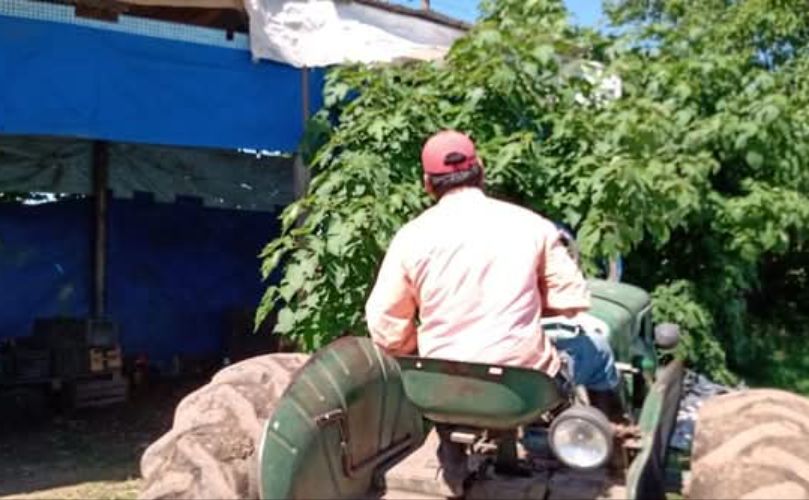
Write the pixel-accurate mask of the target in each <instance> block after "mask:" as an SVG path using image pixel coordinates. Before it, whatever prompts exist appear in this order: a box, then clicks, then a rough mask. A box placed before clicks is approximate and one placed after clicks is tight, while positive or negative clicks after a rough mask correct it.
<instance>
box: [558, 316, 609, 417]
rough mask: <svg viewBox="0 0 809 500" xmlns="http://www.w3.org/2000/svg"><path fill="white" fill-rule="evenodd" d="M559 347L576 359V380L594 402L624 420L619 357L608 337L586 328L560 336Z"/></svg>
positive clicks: (574, 367)
mask: <svg viewBox="0 0 809 500" xmlns="http://www.w3.org/2000/svg"><path fill="white" fill-rule="evenodd" d="M556 347H557V349H559V350H560V351H561V352H563V353H565V354H566V355H567V356H569V357H570V359H572V361H573V363H572V364H573V380H574V382H575V384H576V385H580V386H584V387H586V388H587V390H588V394H589V396H590V399H591V401H590V403H591V404H592V405H593V406H595V407H597V408H599V409H600V410H602V411H603V412H604V413H605V414H606V415H607V416H608V417H610V418H611V419H620V418H621V413H622V405H621V402H620V395H619V394H618V386H619V383H620V378H619V375H618V370H617V369H616V368H615V356H614V354H613V352H612V348H611V347H610V345H609V341H608V339H607V336H606V335H605V334H603V333H601V332H598V331H590V332H588V331H587V330H585V333H581V334H579V335H577V336H575V337H572V338H559V339H557V340H556Z"/></svg>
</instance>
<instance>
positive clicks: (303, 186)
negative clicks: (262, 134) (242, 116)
mask: <svg viewBox="0 0 809 500" xmlns="http://www.w3.org/2000/svg"><path fill="white" fill-rule="evenodd" d="M309 107H310V99H309V68H306V67H304V68H302V69H301V120H302V122H303V126H304V128H305V127H306V122H307V121H308V120H309V114H310V112H311V110H310V109H309ZM292 179H293V184H294V191H295V199H298V198H302V197H303V196H304V195H306V191H307V189H309V168H308V167H307V166H306V165H304V163H303V157H302V156H301V153H300V151H298V152H297V153H296V154H295V163H294V166H293V174H292Z"/></svg>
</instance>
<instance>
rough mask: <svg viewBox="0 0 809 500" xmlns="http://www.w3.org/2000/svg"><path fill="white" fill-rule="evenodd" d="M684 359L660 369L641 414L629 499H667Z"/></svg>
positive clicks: (627, 485)
mask: <svg viewBox="0 0 809 500" xmlns="http://www.w3.org/2000/svg"><path fill="white" fill-rule="evenodd" d="M684 372H685V369H684V366H683V362H682V361H680V360H675V361H673V362H671V363H669V364H668V365H666V367H665V368H663V369H661V370H660V373H659V374H658V377H657V380H656V381H655V383H654V385H652V388H651V390H650V391H649V394H648V395H647V396H646V399H645V400H644V403H643V409H642V410H641V414H640V430H641V449H640V452H639V453H638V455H637V456H636V457H635V460H633V461H632V465H630V467H629V471H628V472H627V481H626V491H627V498H629V499H630V500H635V499H644V500H647V499H661V500H662V499H665V498H666V493H665V489H664V487H665V469H666V459H667V457H668V450H669V442H670V441H671V436H672V433H673V432H674V425H675V424H676V422H677V413H678V411H679V409H680V397H681V395H682V390H683V375H684Z"/></svg>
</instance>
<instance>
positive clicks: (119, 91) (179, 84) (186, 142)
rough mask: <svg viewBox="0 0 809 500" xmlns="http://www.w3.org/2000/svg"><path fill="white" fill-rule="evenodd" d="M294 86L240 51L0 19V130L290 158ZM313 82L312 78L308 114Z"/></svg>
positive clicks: (317, 75) (278, 70) (298, 115)
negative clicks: (279, 154) (250, 150)
mask: <svg viewBox="0 0 809 500" xmlns="http://www.w3.org/2000/svg"><path fill="white" fill-rule="evenodd" d="M12 3H13V2H12ZM17 3H20V2H17ZM20 5H27V4H26V3H24V2H23V3H20ZM40 5H47V4H40ZM39 8H43V9H44V8H45V7H39ZM59 8H62V9H64V8H69V7H66V6H50V7H48V9H50V10H48V11H47V12H51V10H53V9H59ZM139 22H140V23H141V24H144V25H148V24H149V23H150V21H145V20H144V21H139ZM155 23H156V22H155ZM167 24H168V23H162V24H160V26H161V27H165V25H167ZM110 26H112V27H114V26H115V25H110ZM164 31H165V30H164ZM208 31H210V30H208ZM221 35H222V37H223V38H224V33H222V34H221ZM301 82H302V78H301V74H300V70H298V69H295V68H293V67H291V66H287V65H283V64H275V63H271V62H265V61H262V62H260V63H254V62H253V61H252V60H251V57H250V52H249V50H248V49H247V48H246V47H245V48H233V47H222V46H216V45H211V44H208V45H206V44H202V43H190V42H187V41H177V40H172V39H167V38H161V37H157V36H141V35H135V34H131V33H127V32H124V31H122V30H120V29H118V30H113V29H99V28H97V27H88V26H84V25H77V24H71V23H69V22H51V21H43V20H35V19H27V18H23V17H13V16H6V15H0V133H7V134H31V135H53V136H72V137H84V138H92V139H108V140H113V141H120V142H141V143H151V144H167V145H178V146H201V147H220V148H239V147H246V148H256V149H267V150H273V151H285V152H292V151H294V150H295V149H296V147H297V144H298V141H299V140H300V138H301V134H302V130H303V117H302V101H301V99H302V92H301ZM322 84H323V72H322V71H316V72H313V74H312V77H311V78H310V86H311V91H310V96H311V99H312V104H311V109H312V110H313V111H314V110H317V109H318V108H319V107H320V105H321V99H320V97H321V94H322Z"/></svg>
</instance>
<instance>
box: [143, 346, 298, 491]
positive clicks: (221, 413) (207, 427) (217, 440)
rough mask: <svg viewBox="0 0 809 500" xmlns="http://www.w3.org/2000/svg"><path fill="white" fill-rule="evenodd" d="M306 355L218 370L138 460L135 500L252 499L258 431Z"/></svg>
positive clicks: (260, 359) (180, 407)
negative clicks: (138, 489) (140, 480)
mask: <svg viewBox="0 0 809 500" xmlns="http://www.w3.org/2000/svg"><path fill="white" fill-rule="evenodd" d="M308 358H309V356H308V355H305V354H269V355H265V356H259V357H256V358H251V359H248V360H245V361H242V362H240V363H237V364H234V365H232V366H229V367H227V368H224V369H223V370H221V371H220V372H219V373H217V374H216V375H215V376H214V377H213V379H211V382H210V383H209V384H207V385H205V386H203V387H201V388H199V389H198V390H196V391H194V392H192V393H191V394H189V395H188V396H186V397H185V398H184V399H183V400H182V401H181V402H180V404H179V405H178V406H177V410H176V412H175V414H174V422H173V425H172V428H171V430H169V432H167V433H166V434H165V435H163V436H162V437H161V438H160V439H158V440H157V441H155V442H154V443H153V444H152V445H151V446H149V448H147V449H146V451H145V452H144V454H143V457H142V458H141V475H142V476H143V483H142V487H141V492H140V495H139V498H141V499H144V500H147V499H148V500H150V499H158V498H161V499H162V498H187V499H210V498H221V499H230V498H233V499H242V498H258V496H259V493H258V480H257V470H258V469H257V463H256V456H257V453H258V448H259V443H258V441H259V440H260V438H261V432H262V429H263V426H264V423H265V422H266V420H267V419H268V418H269V417H270V415H271V414H272V412H273V409H274V408H275V404H276V402H277V401H278V399H279V398H280V397H281V395H282V394H283V392H284V390H285V389H286V388H287V386H288V385H289V383H290V382H291V380H292V378H293V376H294V374H295V372H296V371H297V370H298V369H299V368H300V367H301V366H303V364H304V363H305V362H306V361H307V360H308Z"/></svg>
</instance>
